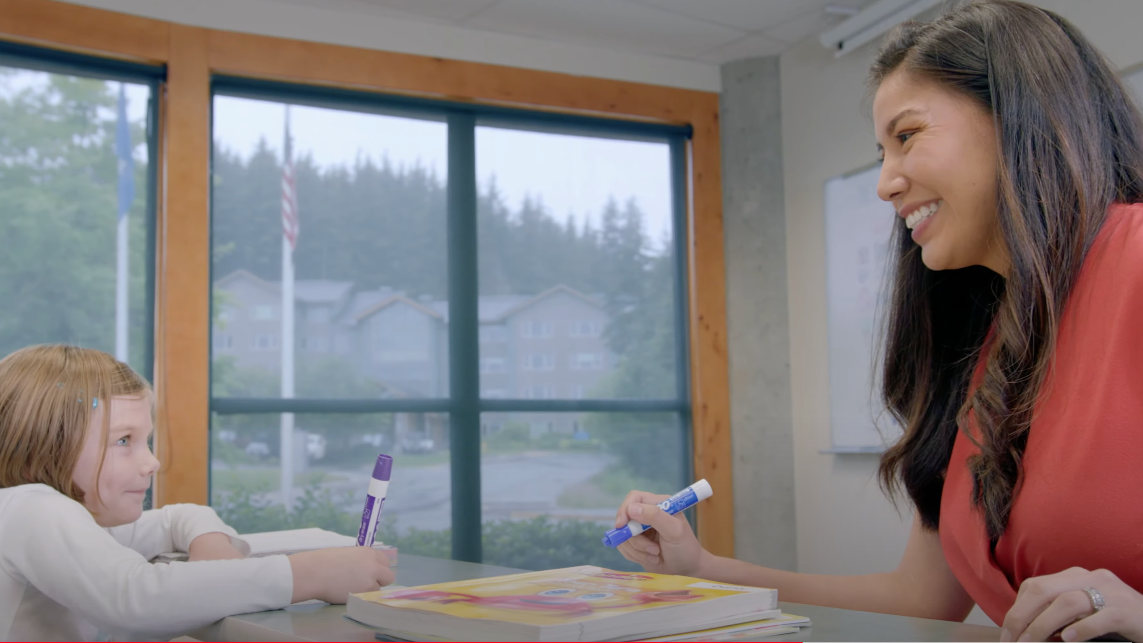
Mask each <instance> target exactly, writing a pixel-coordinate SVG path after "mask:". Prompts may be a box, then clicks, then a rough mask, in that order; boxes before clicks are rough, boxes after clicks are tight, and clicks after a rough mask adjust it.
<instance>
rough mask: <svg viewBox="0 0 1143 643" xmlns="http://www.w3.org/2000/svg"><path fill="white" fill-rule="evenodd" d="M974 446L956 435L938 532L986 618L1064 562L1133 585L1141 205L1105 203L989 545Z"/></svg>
mask: <svg viewBox="0 0 1143 643" xmlns="http://www.w3.org/2000/svg"><path fill="white" fill-rule="evenodd" d="M970 429H972V430H975V429H974V426H972V425H970ZM977 452H978V450H977V449H976V448H975V447H974V446H973V444H972V442H970V441H969V440H968V438H967V437H965V435H964V434H963V433H960V434H958V435H957V437H956V443H955V445H954V446H953V452H952V459H951V460H950V461H949V468H948V473H947V475H946V478H945V484H944V492H943V496H942V498H941V518H940V538H941V547H942V549H943V550H944V554H945V558H946V559H947V560H948V565H949V567H950V568H951V569H952V572H953V574H955V575H956V577H957V579H958V580H959V581H960V583H961V585H962V586H964V588H965V590H966V591H968V593H969V595H970V596H972V598H973V600H975V601H976V603H977V604H978V605H980V607H981V609H983V610H984V612H985V613H986V614H988V616H989V617H990V618H991V619H992V620H993V621H995V622H996V623H1002V622H1003V621H1004V616H1005V614H1007V613H1008V610H1009V609H1010V608H1011V607H1012V604H1013V602H1014V601H1015V600H1016V590H1018V589H1019V587H1020V583H1022V582H1023V581H1024V580H1025V579H1028V578H1032V577H1035V576H1043V575H1045V574H1054V573H1057V572H1060V571H1063V570H1065V569H1067V568H1069V567H1083V568H1086V569H1090V570H1094V569H1101V568H1103V569H1107V570H1110V571H1111V572H1113V573H1114V574H1115V575H1116V576H1118V577H1119V578H1120V579H1122V580H1123V581H1124V582H1125V583H1127V584H1128V585H1130V586H1131V587H1133V588H1135V589H1136V590H1139V591H1143V205H1138V204H1136V205H1115V206H1112V208H1111V210H1110V212H1109V213H1108V217H1107V220H1106V222H1105V223H1104V226H1103V229H1102V230H1101V231H1100V232H1099V235H1098V237H1097V238H1096V241H1095V243H1094V244H1093V245H1092V247H1091V250H1090V251H1089V253H1088V256H1087V259H1086V260H1085V261H1084V264H1083V267H1082V269H1081V271H1080V275H1079V278H1078V280H1077V282H1076V284H1075V287H1074V289H1073V291H1072V295H1071V297H1070V299H1069V300H1068V302H1067V304H1066V305H1065V308H1064V314H1063V318H1062V320H1061V323H1060V329H1059V337H1058V340H1057V345H1056V352H1055V358H1054V363H1053V367H1052V371H1051V373H1050V374H1049V375H1048V377H1047V380H1046V382H1045V384H1044V386H1043V388H1042V389H1041V392H1040V397H1039V399H1038V401H1037V403H1036V410H1035V417H1034V419H1033V421H1032V426H1031V429H1030V431H1029V433H1028V446H1027V448H1026V450H1025V452H1024V474H1023V475H1024V480H1023V486H1022V488H1021V489H1020V492H1019V494H1018V495H1017V496H1016V499H1015V502H1014V504H1013V507H1012V513H1011V515H1010V517H1009V520H1008V528H1007V530H1006V531H1005V532H1004V534H1003V535H1002V536H1001V537H1000V540H999V541H997V543H996V551H995V555H994V554H993V552H992V551H990V547H989V542H988V534H987V532H986V531H985V528H984V522H983V519H982V517H981V514H980V513H979V511H978V510H976V509H974V508H973V507H972V504H971V493H972V476H971V474H970V473H969V471H968V466H967V459H968V457H969V456H970V455H972V454H974V453H977Z"/></svg>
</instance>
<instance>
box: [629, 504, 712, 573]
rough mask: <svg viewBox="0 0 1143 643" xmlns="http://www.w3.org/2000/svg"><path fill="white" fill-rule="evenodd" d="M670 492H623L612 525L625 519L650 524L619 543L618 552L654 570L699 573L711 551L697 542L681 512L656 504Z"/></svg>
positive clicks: (656, 571) (651, 570)
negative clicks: (640, 531)
mask: <svg viewBox="0 0 1143 643" xmlns="http://www.w3.org/2000/svg"><path fill="white" fill-rule="evenodd" d="M669 497H670V496H660V495H656V494H653V493H647V492H646V491H632V492H631V493H629V494H627V497H626V498H625V499H624V500H623V504H622V505H620V506H619V511H618V512H617V513H616V515H615V526H616V527H622V526H623V525H626V524H627V523H628V522H629V521H632V520H634V521H637V522H640V523H642V524H644V525H650V526H651V527H652V528H653V531H646V532H643V533H641V534H639V535H638V536H635V537H633V538H631V539H630V540H628V541H627V542H625V543H622V544H621V545H619V547H618V549H619V553H621V554H623V557H624V558H626V559H627V560H630V561H632V562H636V563H639V564H640V565H642V566H643V569H645V570H647V571H649V572H653V573H656V574H677V575H680V576H698V577H700V578H703V576H702V571H701V570H702V568H703V567H704V565H705V563H706V562H707V561H708V560H709V559H710V558H711V557H712V555H711V554H710V553H709V552H707V551H706V550H705V549H703V548H702V546H701V545H699V542H698V539H697V538H695V532H694V531H693V530H692V529H691V525H690V523H688V522H687V519H686V516H684V515H683V514H681V513H679V514H675V515H674V516H672V515H670V514H668V513H667V512H665V511H663V510H662V509H660V508H659V507H658V504H659V503H660V502H662V501H664V500H666V499H667V498H669Z"/></svg>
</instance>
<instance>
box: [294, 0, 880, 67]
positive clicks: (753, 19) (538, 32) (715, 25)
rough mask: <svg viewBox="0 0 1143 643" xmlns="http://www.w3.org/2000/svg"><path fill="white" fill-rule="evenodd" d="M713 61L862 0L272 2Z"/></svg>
mask: <svg viewBox="0 0 1143 643" xmlns="http://www.w3.org/2000/svg"><path fill="white" fill-rule="evenodd" d="M277 1H279V2H288V3H291V4H295V5H305V6H309V7H315V8H319V7H320V8H321V9H325V10H334V11H340V12H347V13H351V14H352V13H357V14H366V15H372V16H387V17H390V18H394V19H399V20H412V21H417V22H426V23H432V24H438V25H448V26H452V27H460V28H463V29H467V30H470V31H485V32H493V33H499V34H508V35H512V36H522V37H526V38H533V39H537V40H544V41H552V42H561V43H565V44H571V45H579V46H585V47H597V48H602V49H606V50H611V51H620V52H630V53H638V54H645V55H651V56H663V57H667V58H676V59H681V60H689V61H694V62H698V63H705V64H715V65H719V64H722V63H725V62H730V61H732V60H740V59H743V58H753V57H756V56H773V55H775V54H779V53H781V52H782V51H784V50H786V49H787V48H789V47H790V46H791V45H793V44H794V43H797V42H799V41H801V40H803V39H805V38H807V37H810V36H814V35H817V34H819V33H821V32H822V31H825V30H826V29H828V28H829V27H832V26H833V25H836V24H838V23H839V22H841V21H843V20H845V18H846V17H847V15H846V11H847V10H849V11H850V12H852V11H855V10H856V9H858V8H860V7H862V6H864V5H866V4H868V0H277Z"/></svg>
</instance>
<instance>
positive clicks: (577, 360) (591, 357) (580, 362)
mask: <svg viewBox="0 0 1143 643" xmlns="http://www.w3.org/2000/svg"><path fill="white" fill-rule="evenodd" d="M603 360H604V356H603V355H600V354H598V353H572V354H571V355H569V360H568V362H569V364H568V366H570V367H571V369H572V370H573V371H591V370H595V369H597V368H602V367H603Z"/></svg>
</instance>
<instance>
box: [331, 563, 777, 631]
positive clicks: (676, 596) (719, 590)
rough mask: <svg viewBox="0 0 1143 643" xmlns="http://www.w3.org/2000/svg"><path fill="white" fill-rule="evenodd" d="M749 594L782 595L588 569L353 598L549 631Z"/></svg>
mask: <svg viewBox="0 0 1143 643" xmlns="http://www.w3.org/2000/svg"><path fill="white" fill-rule="evenodd" d="M748 593H750V594H754V593H758V594H764V595H762V596H759V597H758V598H759V606H758V607H757V608H755V609H772V608H773V607H775V605H776V602H777V592H776V591H775V590H772V589H764V588H758V587H745V586H738V585H723V584H720V583H711V582H708V581H704V580H701V579H698V578H689V577H686V576H670V575H666V574H652V573H647V572H638V573H634V572H618V571H611V570H608V569H603V568H601V567H594V566H590V565H585V566H581V567H569V568H566V569H554V570H549V571H541V572H531V573H526V574H513V575H511V576H497V577H493V578H479V579H474V580H467V581H456V582H451V583H439V584H436V585H423V586H420V587H411V588H394V589H383V590H381V591H377V592H368V593H364V594H355V595H354V596H355V597H356V598H358V599H360V600H362V601H366V602H370V603H377V604H380V605H384V606H386V607H390V608H398V609H412V610H419V611H422V612H433V613H437V614H443V615H448V616H452V617H456V618H470V619H489V620H497V621H508V622H515V623H522V624H528V625H537V626H547V625H563V624H568V623H582V622H584V621H591V620H596V619H603V618H608V617H612V616H621V615H624V614H631V613H635V612H640V611H645V610H648V609H653V608H659V607H667V606H671V605H679V604H696V603H702V602H706V601H712V600H715V599H718V598H722V597H725V596H736V595H742V594H748ZM351 616H352V614H351Z"/></svg>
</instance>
